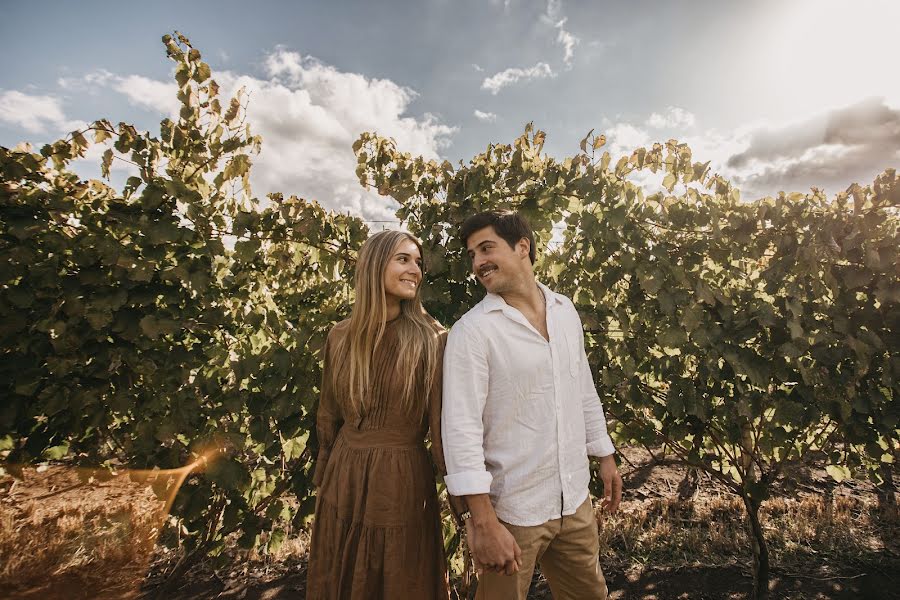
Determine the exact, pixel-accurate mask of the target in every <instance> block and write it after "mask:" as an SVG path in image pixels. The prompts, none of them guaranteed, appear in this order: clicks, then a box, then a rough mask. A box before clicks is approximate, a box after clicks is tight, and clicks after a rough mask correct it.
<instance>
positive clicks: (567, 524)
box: [475, 497, 608, 600]
mask: <svg viewBox="0 0 900 600" xmlns="http://www.w3.org/2000/svg"><path fill="white" fill-rule="evenodd" d="M501 523H503V521H501ZM503 526H504V527H506V528H507V529H508V530H509V532H510V533H511V534H512V535H513V537H514V538H515V540H516V543H517V544H518V545H519V548H520V549H521V550H522V568H520V569H519V572H518V573H516V574H515V575H504V574H502V573H493V572H488V571H485V572H484V573H482V575H481V577H479V579H478V590H477V591H476V594H475V598H476V600H526V598H527V597H528V588H529V587H530V585H531V578H532V576H533V574H534V566H535V564H539V565H540V566H541V572H542V573H543V574H544V577H546V578H547V581H548V583H549V584H550V591H551V592H553V598H554V599H556V600H606V596H607V593H608V592H607V589H606V579H605V578H604V577H603V571H602V570H601V569H600V556H599V555H600V540H599V537H598V535H597V520H596V519H595V518H594V509H593V505H592V504H591V499H590V497H588V499H587V500H585V501H584V503H583V504H582V505H581V506H579V507H578V510H577V511H575V514H573V515H568V516H565V517H562V518H560V519H553V520H552V521H547V522H546V523H544V524H543V525H535V526H534V527H522V526H518V525H510V524H509V523H503Z"/></svg>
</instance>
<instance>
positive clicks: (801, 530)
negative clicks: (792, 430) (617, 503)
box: [601, 494, 900, 569]
mask: <svg viewBox="0 0 900 600" xmlns="http://www.w3.org/2000/svg"><path fill="white" fill-rule="evenodd" d="M760 512H761V520H762V522H763V527H764V528H765V532H766V538H767V541H768V545H769V550H770V552H771V560H772V564H773V565H777V566H778V568H779V569H790V568H793V567H795V566H797V565H801V564H809V563H811V562H813V563H824V562H829V563H830V562H836V563H846V562H848V561H849V562H866V563H872V562H876V563H877V562H880V561H879V558H880V557H881V556H882V555H883V553H884V552H885V550H887V549H891V550H892V551H893V552H896V551H897V550H898V547H897V546H898V544H900V539H897V536H896V535H891V534H890V532H891V531H894V532H895V534H896V532H897V526H898V523H900V518H898V513H897V509H896V507H894V508H892V509H881V508H880V507H879V506H878V503H877V501H876V500H875V499H874V498H872V497H859V496H845V495H838V496H835V497H833V498H828V497H826V496H824V495H820V496H805V497H801V498H797V499H786V498H775V499H772V500H769V501H767V502H765V503H764V504H763V507H762V509H761V511H760ZM745 518H746V513H745V510H744V506H743V503H742V502H741V501H740V500H739V499H738V498H736V497H733V496H730V495H725V494H718V495H703V496H699V497H698V498H696V499H694V500H678V499H677V498H657V499H653V500H650V501H646V500H645V501H643V502H640V501H631V502H624V503H623V505H622V507H621V509H620V511H619V514H617V515H615V516H612V517H602V516H601V523H603V526H602V527H601V547H602V548H603V552H604V554H605V555H606V557H607V558H608V560H610V561H612V562H614V563H618V564H628V563H635V562H637V563H641V564H655V565H660V564H662V565H668V566H673V567H680V566H691V565H693V566H696V565H704V566H722V565H728V564H734V563H735V562H736V561H738V562H741V563H746V564H749V563H747V560H748V558H749V553H750V540H749V537H748V533H747V530H746V526H745ZM891 546H893V547H892V548H889V547H891Z"/></svg>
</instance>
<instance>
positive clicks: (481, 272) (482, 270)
mask: <svg viewBox="0 0 900 600" xmlns="http://www.w3.org/2000/svg"><path fill="white" fill-rule="evenodd" d="M492 269H498V267H497V265H494V264H486V265H482V266H480V267H479V268H478V269H477V270H476V271H475V274H476V275H478V276H479V277H484V275H485V273H487V272H488V271H490V270H492ZM498 270H499V269H498Z"/></svg>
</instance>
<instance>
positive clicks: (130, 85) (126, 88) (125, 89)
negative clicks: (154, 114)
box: [113, 75, 181, 115]
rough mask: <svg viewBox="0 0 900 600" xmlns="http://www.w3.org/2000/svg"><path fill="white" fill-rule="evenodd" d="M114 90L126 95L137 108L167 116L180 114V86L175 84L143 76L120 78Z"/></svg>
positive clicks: (114, 84) (114, 85) (116, 81)
mask: <svg viewBox="0 0 900 600" xmlns="http://www.w3.org/2000/svg"><path fill="white" fill-rule="evenodd" d="M113 89H115V90H116V91H117V92H119V93H121V94H124V95H125V96H126V97H127V98H128V101H129V102H131V103H132V104H134V105H135V106H140V107H141V108H147V109H150V110H156V111H158V112H161V113H163V114H166V115H174V114H176V113H177V112H178V110H179V108H180V106H181V103H180V102H178V99H177V98H176V97H175V95H176V94H177V93H178V86H177V85H176V84H175V83H171V82H164V81H156V80H154V79H149V78H147V77H142V76H141V75H129V76H127V77H119V78H117V79H116V80H115V82H114V83H113Z"/></svg>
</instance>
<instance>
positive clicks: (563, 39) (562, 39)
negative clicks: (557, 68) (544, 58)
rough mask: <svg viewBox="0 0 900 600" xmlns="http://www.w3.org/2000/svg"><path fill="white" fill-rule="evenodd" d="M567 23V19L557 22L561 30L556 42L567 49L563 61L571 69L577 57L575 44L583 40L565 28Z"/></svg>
mask: <svg viewBox="0 0 900 600" xmlns="http://www.w3.org/2000/svg"><path fill="white" fill-rule="evenodd" d="M565 24H566V19H562V20H561V21H560V22H559V23H557V24H556V27H557V29H559V32H558V33H557V34H556V43H558V44H560V45H561V46H562V47H563V50H564V51H565V55H564V56H563V62H564V63H565V64H566V67H568V68H570V69H571V68H572V60H573V59H574V58H575V46H577V45H578V43H579V42H580V41H581V40H579V39H578V38H577V37H575V36H574V35H572V34H571V33H570V32H568V31H566V30H565V29H563V25H565Z"/></svg>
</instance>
